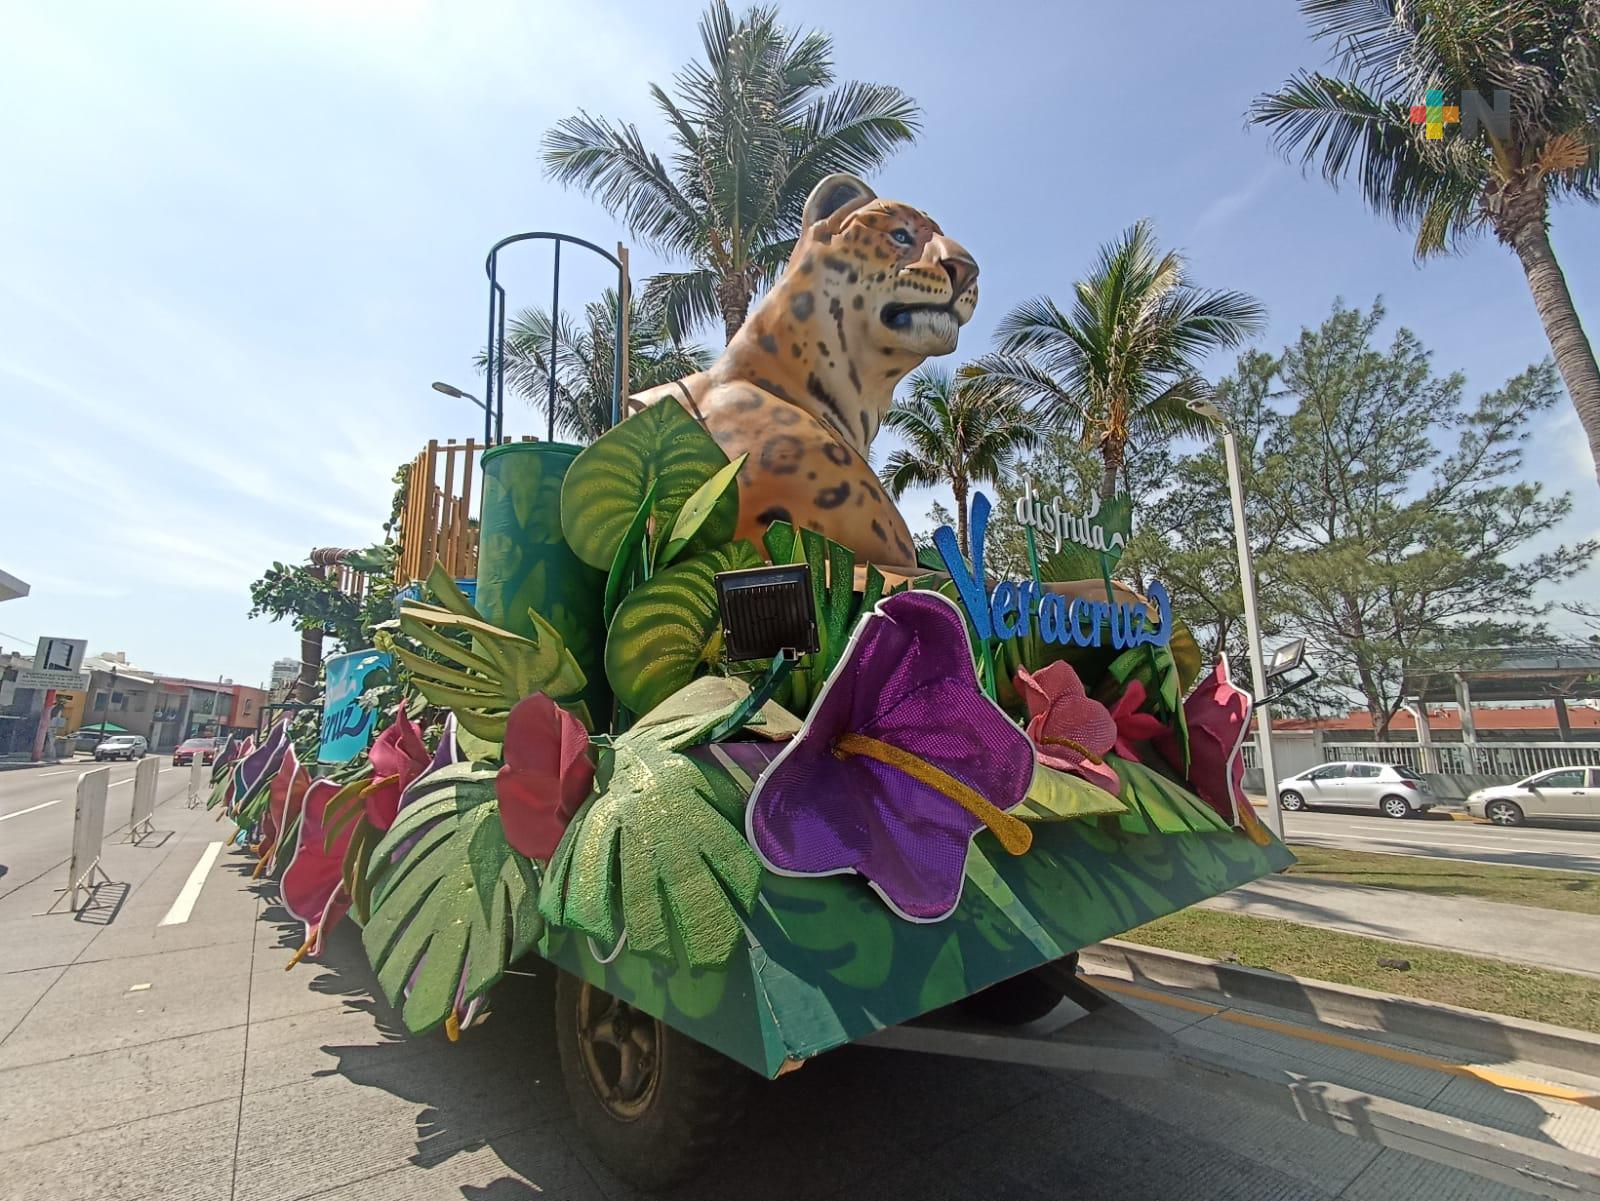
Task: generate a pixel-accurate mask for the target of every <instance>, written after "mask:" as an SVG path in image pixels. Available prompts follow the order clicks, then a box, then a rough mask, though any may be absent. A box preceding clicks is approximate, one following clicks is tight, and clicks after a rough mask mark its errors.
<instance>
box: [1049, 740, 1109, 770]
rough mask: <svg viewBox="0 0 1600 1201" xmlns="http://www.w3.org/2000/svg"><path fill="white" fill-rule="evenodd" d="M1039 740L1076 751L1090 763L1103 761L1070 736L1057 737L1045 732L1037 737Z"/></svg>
mask: <svg viewBox="0 0 1600 1201" xmlns="http://www.w3.org/2000/svg"><path fill="white" fill-rule="evenodd" d="M1039 741H1040V742H1042V743H1044V744H1045V745H1046V746H1064V747H1066V748H1067V749H1068V750H1069V751H1077V752H1078V754H1080V755H1082V756H1083V757H1084V758H1085V759H1087V760H1088V761H1089V762H1090V763H1104V762H1105V760H1104V759H1102V758H1101V757H1100V756H1099V755H1097V754H1095V753H1094V752H1093V751H1091V750H1090V749H1089V748H1088V747H1086V746H1084V745H1083V743H1081V742H1074V741H1072V739H1070V738H1061V737H1058V736H1056V735H1054V734H1046V735H1045V736H1044V737H1043V738H1041V739H1039Z"/></svg>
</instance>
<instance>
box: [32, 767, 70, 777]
mask: <svg viewBox="0 0 1600 1201" xmlns="http://www.w3.org/2000/svg"><path fill="white" fill-rule="evenodd" d="M77 770H78V769H77V768H75V767H69V768H67V770H66V771H42V772H40V773H39V778H40V779H41V780H47V779H49V778H50V777H51V776H70V775H72V774H73V773H74V772H76V771H77Z"/></svg>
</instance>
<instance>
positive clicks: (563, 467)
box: [476, 442, 611, 729]
mask: <svg viewBox="0 0 1600 1201" xmlns="http://www.w3.org/2000/svg"><path fill="white" fill-rule="evenodd" d="M580 449H581V448H580V447H577V446H569V445H566V444H565V443H560V442H509V443H507V444H505V445H504V446H496V447H492V448H491V449H489V450H486V451H484V453H483V525H482V527H481V529H480V530H479V532H478V595H477V601H476V604H477V607H478V612H480V613H482V614H483V616H484V617H485V618H486V619H487V620H489V621H491V622H493V623H494V624H495V625H497V626H500V627H501V628H502V629H507V630H510V631H511V632H512V633H515V634H522V635H524V636H528V635H531V634H532V633H533V623H532V622H531V621H529V620H528V610H529V609H532V610H533V611H534V612H536V613H537V614H539V616H540V617H542V618H544V619H545V620H546V621H548V622H549V623H550V624H551V625H553V626H554V627H555V628H556V629H557V630H559V631H560V632H561V636H562V637H563V638H564V639H566V642H567V647H568V649H569V650H571V651H572V654H573V657H574V658H575V659H577V661H578V666H579V667H581V668H583V674H584V675H586V676H587V677H588V678H589V684H588V688H587V689H586V691H585V692H584V700H585V701H587V702H588V705H589V714H590V716H591V717H592V718H593V719H594V721H595V723H596V726H597V728H599V729H604V728H605V726H606V723H607V721H608V719H609V717H610V713H611V690H610V688H609V687H608V686H607V685H606V669H605V644H606V630H605V622H604V618H603V613H602V609H603V606H604V600H605V587H606V578H605V574H604V573H603V572H600V571H596V570H595V569H594V568H592V567H590V566H589V565H588V564H586V563H584V562H583V560H581V559H579V558H578V557H577V556H576V555H575V554H573V553H572V550H571V548H570V547H568V546H567V543H566V540H565V539H564V538H563V537H562V536H561V481H562V479H563V478H564V477H565V476H566V474H567V468H568V467H570V466H572V460H573V459H575V458H576V457H577V455H578V451H579V450H580Z"/></svg>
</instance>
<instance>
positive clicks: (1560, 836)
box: [1283, 810, 1600, 872]
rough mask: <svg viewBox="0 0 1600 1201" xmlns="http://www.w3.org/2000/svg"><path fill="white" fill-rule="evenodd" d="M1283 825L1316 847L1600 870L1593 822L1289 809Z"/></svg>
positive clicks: (1599, 834) (1599, 841) (1294, 838)
mask: <svg viewBox="0 0 1600 1201" xmlns="http://www.w3.org/2000/svg"><path fill="white" fill-rule="evenodd" d="M1283 824H1284V832H1285V834H1287V835H1288V841H1290V842H1300V843H1309V844H1311V845H1313V846H1322V847H1343V848H1346V849H1348V850H1352V851H1387V852H1390V853H1393V854H1400V855H1429V856H1434V857H1438V858H1444V859H1465V860H1469V861H1471V862H1474V863H1503V864H1507V865H1510V866H1513V867H1546V868H1559V869H1561V870H1564V871H1579V872H1600V827H1597V826H1593V825H1590V826H1577V825H1572V826H1559V825H1554V824H1550V825H1542V826H1531V825H1529V826H1516V827H1512V828H1509V829H1508V828H1504V827H1501V826H1490V825H1480V824H1478V823H1476V822H1463V821H1451V820H1450V819H1449V818H1448V817H1447V816H1446V815H1444V814H1442V813H1441V814H1433V815H1429V816H1427V817H1416V818H1411V819H1409V820H1406V821H1396V820H1394V819H1393V818H1387V817H1380V816H1377V815H1376V814H1374V813H1373V812H1372V811H1371V810H1361V811H1349V812H1335V811H1331V810H1324V811H1321V812H1318V813H1286V814H1284V815H1283Z"/></svg>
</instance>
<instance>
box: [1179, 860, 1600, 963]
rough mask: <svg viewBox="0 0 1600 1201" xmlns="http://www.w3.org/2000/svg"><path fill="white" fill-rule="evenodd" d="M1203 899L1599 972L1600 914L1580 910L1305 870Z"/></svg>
mask: <svg viewBox="0 0 1600 1201" xmlns="http://www.w3.org/2000/svg"><path fill="white" fill-rule="evenodd" d="M1200 907H1201V908H1204V909H1215V910H1218V911H1220V912H1223V913H1241V914H1244V915H1246V916H1247V917H1266V918H1277V919H1280V920H1283V921H1291V922H1300V923H1302V924H1304V925H1308V926H1319V927H1322V928H1325V929H1329V930H1343V931H1346V932H1347V933H1350V934H1364V935H1366V936H1367V937H1369V938H1389V939H1395V940H1397V941H1399V942H1414V943H1420V944H1422V945H1423V946H1429V947H1439V948H1442V949H1444V950H1448V951H1462V952H1465V953H1467V954H1469V955H1483V956H1488V957H1490V958H1494V959H1505V960H1510V961H1512V962H1515V963H1527V964H1532V965H1534V966H1535V967H1549V968H1556V969H1558V970H1560V971H1564V972H1583V973H1587V974H1589V975H1600V917H1591V916H1589V915H1588V914H1583V913H1563V912H1560V911H1559V910H1553V909H1535V908H1533V907H1531V906H1527V905H1503V904H1500V903H1499V902H1497V901H1484V900H1480V899H1477V898H1475V897H1439V896H1425V895H1422V894H1420V893H1412V892H1405V891H1402V890H1400V889H1394V888H1368V887H1365V886H1363V885H1359V884H1342V883H1338V882H1336V881H1330V880H1317V879H1312V878H1310V877H1304V876H1267V877H1265V878H1264V879H1261V880H1256V881H1254V882H1252V883H1250V884H1246V885H1244V886H1242V887H1240V888H1236V889H1234V890H1233V891H1232V892H1227V893H1223V894H1222V895H1221V896H1218V897H1212V898H1211V899H1210V900H1208V901H1202V902H1201V903H1200Z"/></svg>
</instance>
